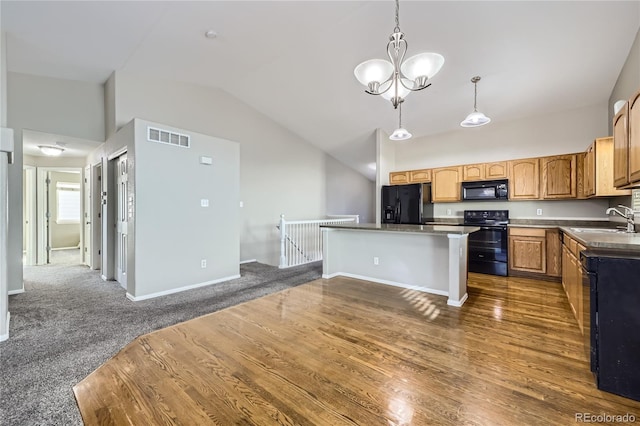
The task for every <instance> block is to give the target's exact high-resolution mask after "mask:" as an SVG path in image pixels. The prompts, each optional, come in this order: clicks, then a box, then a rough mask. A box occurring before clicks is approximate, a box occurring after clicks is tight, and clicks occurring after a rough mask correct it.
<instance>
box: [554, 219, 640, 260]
mask: <svg viewBox="0 0 640 426" xmlns="http://www.w3.org/2000/svg"><path fill="white" fill-rule="evenodd" d="M579 229H581V230H580V231H576V230H575V228H571V227H564V226H561V227H560V230H561V231H562V232H564V233H565V234H567V235H569V236H570V237H571V238H573V239H574V240H576V241H578V242H579V243H580V244H582V245H583V246H585V247H587V248H588V249H594V250H596V249H597V250H601V249H604V250H621V251H624V252H626V253H628V254H633V255H638V254H640V233H638V232H636V233H626V232H602V231H599V230H598V228H593V229H592V230H590V229H589V228H579Z"/></svg>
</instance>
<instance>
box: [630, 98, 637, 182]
mask: <svg viewBox="0 0 640 426" xmlns="http://www.w3.org/2000/svg"><path fill="white" fill-rule="evenodd" d="M629 181H630V182H632V183H634V184H635V183H640V90H639V91H637V92H636V93H635V94H634V95H633V96H632V97H631V99H629Z"/></svg>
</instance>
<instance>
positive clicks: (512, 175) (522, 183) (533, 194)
mask: <svg viewBox="0 0 640 426" xmlns="http://www.w3.org/2000/svg"><path fill="white" fill-rule="evenodd" d="M507 164H508V168H509V199H510V200H537V199H538V198H540V162H539V159H538V158H525V159H521V160H511V161H509V162H508V163H507Z"/></svg>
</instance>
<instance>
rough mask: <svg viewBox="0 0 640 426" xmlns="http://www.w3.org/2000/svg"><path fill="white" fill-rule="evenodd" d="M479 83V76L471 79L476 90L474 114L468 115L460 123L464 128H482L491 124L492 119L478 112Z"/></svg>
mask: <svg viewBox="0 0 640 426" xmlns="http://www.w3.org/2000/svg"><path fill="white" fill-rule="evenodd" d="M479 81H480V77H479V76H475V77H473V78H472V79H471V82H472V83H473V88H474V95H473V112H472V113H471V114H469V115H467V118H465V119H464V120H463V121H462V122H461V123H460V125H461V126H462V127H480V126H484V125H485V124H488V123H489V122H491V119H490V118H489V117H487V116H486V115H484V114H483V113H481V112H480V111H478V107H477V104H476V102H477V99H478V82H479Z"/></svg>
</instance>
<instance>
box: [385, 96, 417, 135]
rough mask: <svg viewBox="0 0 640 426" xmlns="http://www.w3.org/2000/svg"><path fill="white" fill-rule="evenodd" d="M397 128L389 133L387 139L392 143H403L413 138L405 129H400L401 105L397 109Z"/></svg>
mask: <svg viewBox="0 0 640 426" xmlns="http://www.w3.org/2000/svg"><path fill="white" fill-rule="evenodd" d="M398 117H399V118H398V128H397V129H395V130H394V131H393V133H391V136H389V139H391V140H392V141H404V140H407V139H411V136H413V135H412V134H411V133H409V131H408V130H407V129H405V128H404V127H402V104H400V108H398Z"/></svg>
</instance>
